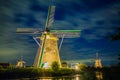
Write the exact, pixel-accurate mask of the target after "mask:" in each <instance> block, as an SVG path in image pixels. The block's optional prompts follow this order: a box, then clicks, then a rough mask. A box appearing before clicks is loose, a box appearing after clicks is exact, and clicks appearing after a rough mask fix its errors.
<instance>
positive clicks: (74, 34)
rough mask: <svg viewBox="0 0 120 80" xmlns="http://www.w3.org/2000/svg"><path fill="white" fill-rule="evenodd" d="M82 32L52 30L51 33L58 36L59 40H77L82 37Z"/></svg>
mask: <svg viewBox="0 0 120 80" xmlns="http://www.w3.org/2000/svg"><path fill="white" fill-rule="evenodd" d="M80 32H81V30H51V33H53V34H54V35H56V36H58V37H59V38H61V37H63V35H64V38H76V37H80Z"/></svg>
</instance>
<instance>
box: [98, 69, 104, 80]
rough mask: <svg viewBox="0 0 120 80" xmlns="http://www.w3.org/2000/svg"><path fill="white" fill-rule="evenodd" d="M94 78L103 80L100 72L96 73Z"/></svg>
mask: <svg viewBox="0 0 120 80" xmlns="http://www.w3.org/2000/svg"><path fill="white" fill-rule="evenodd" d="M96 78H97V80H102V79H103V75H102V72H100V71H96Z"/></svg>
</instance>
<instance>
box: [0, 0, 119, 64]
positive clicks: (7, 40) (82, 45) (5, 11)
mask: <svg viewBox="0 0 120 80" xmlns="http://www.w3.org/2000/svg"><path fill="white" fill-rule="evenodd" d="M50 4H54V5H55V6H56V11H55V17H54V23H53V25H52V27H51V29H55V30H56V29H57V30H59V29H61V30H67V29H68V30H76V29H77V30H81V34H80V37H79V38H71V39H64V42H63V45H62V47H61V50H60V57H61V60H62V61H68V62H80V63H85V64H89V65H93V64H94V60H95V55H96V52H98V53H99V58H100V59H101V60H102V63H103V65H105V66H109V65H115V64H117V63H118V55H119V54H120V40H116V41H111V40H110V39H109V38H108V37H107V36H109V35H111V34H115V33H116V30H115V29H116V28H120V0H52V2H51V3H50V0H0V62H10V63H12V64H14V65H15V64H16V63H17V60H18V59H19V58H20V57H21V56H22V58H23V60H24V61H25V62H26V65H32V64H33V61H34V58H35V55H36V53H37V49H38V45H37V44H36V42H35V41H34V40H33V38H32V36H31V35H24V34H17V33H16V29H17V28H24V27H30V28H42V29H43V28H44V26H45V21H46V18H47V12H48V7H49V5H50ZM60 40H61V39H60ZM58 44H59V43H58Z"/></svg>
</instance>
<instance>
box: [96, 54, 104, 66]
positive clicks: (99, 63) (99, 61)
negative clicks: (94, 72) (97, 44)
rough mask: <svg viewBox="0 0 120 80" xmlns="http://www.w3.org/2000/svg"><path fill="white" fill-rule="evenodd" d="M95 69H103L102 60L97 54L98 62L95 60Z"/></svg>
mask: <svg viewBox="0 0 120 80" xmlns="http://www.w3.org/2000/svg"><path fill="white" fill-rule="evenodd" d="M94 66H95V68H102V63H101V60H100V59H99V57H98V53H96V60H95V65H94Z"/></svg>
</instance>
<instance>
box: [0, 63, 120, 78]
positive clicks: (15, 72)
mask: <svg viewBox="0 0 120 80" xmlns="http://www.w3.org/2000/svg"><path fill="white" fill-rule="evenodd" d="M55 65H56V66H55ZM53 66H54V67H53ZM53 66H52V68H51V69H41V68H34V67H25V68H15V67H8V68H2V67H0V78H1V79H15V78H34V79H35V78H39V77H61V76H73V75H75V74H79V75H81V80H97V78H101V79H99V80H117V79H118V78H119V74H120V68H119V66H111V67H103V68H97V69H96V68H94V67H90V66H86V67H83V68H81V69H77V70H76V69H72V68H59V67H58V66H57V64H56V63H55V64H54V65H53Z"/></svg>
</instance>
